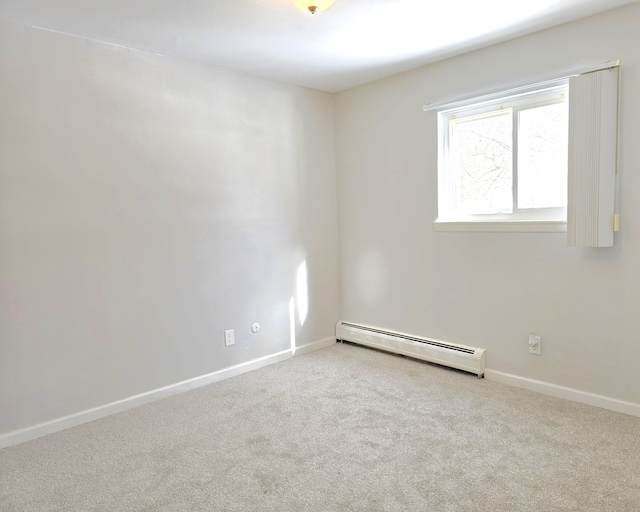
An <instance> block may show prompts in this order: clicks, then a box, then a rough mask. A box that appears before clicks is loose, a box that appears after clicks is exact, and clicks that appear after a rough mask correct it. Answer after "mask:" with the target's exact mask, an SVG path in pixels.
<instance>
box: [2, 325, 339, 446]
mask: <svg viewBox="0 0 640 512" xmlns="http://www.w3.org/2000/svg"><path fill="white" fill-rule="evenodd" d="M335 343H336V338H335V336H331V337H329V338H324V339H322V340H319V341H314V342H312V343H307V344H305V345H300V346H298V347H296V349H295V351H292V350H291V349H288V350H283V351H281V352H276V353H275V354H270V355H268V356H265V357H261V358H259V359H254V360H252V361H247V362H245V363H240V364H237V365H235V366H230V367H228V368H223V369H222V370H218V371H215V372H212V373H208V374H206V375H201V376H200V377H194V378H193V379H188V380H185V381H182V382H177V383H176V384H170V385H169V386H164V387H162V388H158V389H154V390H151V391H147V392H146V393H140V394H139V395H134V396H130V397H128V398H125V399H123V400H118V401H117V402H112V403H110V404H106V405H101V406H99V407H94V408H93V409H87V410H86V411H81V412H78V413H75V414H71V415H69V416H64V417H62V418H58V419H55V420H51V421H47V422H44V423H40V424H38V425H34V426H32V427H27V428H23V429H20V430H14V431H13V432H7V433H6V434H3V435H0V449H2V448H6V447H8V446H13V445H16V444H20V443H24V442H26V441H31V440H32V439H37V438H38V437H42V436H46V435H48V434H53V433H55V432H59V431H61V430H65V429H67V428H71V427H76V426H78V425H82V424H84V423H88V422H90V421H94V420H97V419H100V418H104V417H105V416H110V415H112V414H116V413H118V412H122V411H126V410H127V409H132V408H134V407H138V406H140V405H144V404H147V403H149V402H154V401H156V400H160V399H162V398H167V397H169V396H173V395H177V394H179V393H184V392H185V391H189V390H191V389H196V388H199V387H202V386H206V385H208V384H212V383H214V382H218V381H221V380H224V379H228V378H230V377H234V376H236V375H240V374H242V373H246V372H250V371H252V370H257V369H258V368H262V367H264V366H268V365H270V364H274V363H279V362H280V361H285V360H286V359H289V358H291V357H293V356H299V355H302V354H307V353H309V352H313V351H315V350H319V349H321V348H325V347H328V346H331V345H333V344H335Z"/></svg>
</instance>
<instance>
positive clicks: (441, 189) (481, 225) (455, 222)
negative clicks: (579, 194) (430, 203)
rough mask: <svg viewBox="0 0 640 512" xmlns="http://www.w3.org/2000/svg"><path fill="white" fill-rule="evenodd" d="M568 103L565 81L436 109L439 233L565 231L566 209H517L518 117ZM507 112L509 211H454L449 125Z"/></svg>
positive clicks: (437, 223)
mask: <svg viewBox="0 0 640 512" xmlns="http://www.w3.org/2000/svg"><path fill="white" fill-rule="evenodd" d="M567 101H568V78H561V79H556V80H553V81H546V82H544V83H540V84H534V85H531V86H527V87H523V88H519V89H518V90H517V91H511V94H509V93H508V92H505V93H503V95H502V96H501V95H500V94H499V93H497V94H496V93H494V94H492V95H490V96H488V97H487V96H483V97H479V98H471V99H469V100H466V101H464V102H458V103H457V104H456V105H455V106H454V107H452V108H443V109H438V219H437V220H436V221H435V223H434V227H435V229H436V230H440V231H566V229H567V208H566V207H562V208H535V209H518V206H517V193H518V182H517V180H518V172H517V162H518V148H517V140H518V113H519V112H520V111H522V110H527V109H530V108H535V107H540V106H544V105H551V104H556V103H561V102H567ZM500 109H511V114H512V125H513V136H512V140H513V141H514V144H513V151H512V158H513V166H512V170H513V176H512V180H513V187H512V193H513V211H511V212H500V213H495V214H477V215H463V214H461V213H459V212H456V211H455V207H454V204H453V203H454V201H455V199H454V190H453V187H454V176H453V173H452V172H451V163H450V160H449V159H450V151H449V149H450V148H449V143H450V138H451V126H452V125H451V121H454V120H455V119H457V118H461V117H462V118H469V117H473V116H478V115H482V114H486V113H489V112H494V111H498V110H500Z"/></svg>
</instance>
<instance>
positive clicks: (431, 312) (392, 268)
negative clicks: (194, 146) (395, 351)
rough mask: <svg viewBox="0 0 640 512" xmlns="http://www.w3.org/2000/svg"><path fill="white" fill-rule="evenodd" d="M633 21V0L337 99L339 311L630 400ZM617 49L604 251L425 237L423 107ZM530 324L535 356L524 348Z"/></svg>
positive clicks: (636, 81)
mask: <svg viewBox="0 0 640 512" xmlns="http://www.w3.org/2000/svg"><path fill="white" fill-rule="evenodd" d="M638 27H640V5H639V4H634V5H632V6H629V7H626V8H622V9H618V10H615V11H610V12H608V13H605V14H602V15H599V16H596V17H592V18H588V19H585V20H582V21H578V22H575V23H571V24H568V25H564V26H560V27H557V28H554V29H551V30H547V31H544V32H540V33H537V34H534V35H531V36H527V37H524V38H520V39H517V40H513V41H510V42H506V43H503V44H499V45H496V46H493V47H490V48H486V49H483V50H480V51H476V52H473V53H468V54H466V55H462V56H460V57H457V58H452V59H449V60H446V61H443V62H440V63H437V64H434V65H430V66H426V67H423V68H420V69H417V70H414V71H412V72H408V73H404V74H401V75H397V76H395V77H392V78H389V79H385V80H381V81H378V82H375V83H371V84H368V85H365V86H362V87H358V88H355V89H351V90H348V91H345V92H342V93H339V94H337V95H336V126H337V131H336V141H337V142H336V154H337V168H338V205H339V218H340V249H341V272H342V306H343V311H342V317H343V318H344V319H346V320H349V321H354V322H360V323H365V324H373V325H377V326H381V327H384V328H389V329H397V330H400V331H405V332H409V333H415V334H419V335H424V336H430V337H435V338H440V339H444V340H448V341H452V342H460V343H465V344H469V345H474V346H480V347H485V348H487V366H488V368H490V369H492V370H494V371H498V372H505V373H508V374H513V375H516V376H518V377H524V378H528V379H535V380H539V381H543V382H545V383H550V384H555V385H557V386H566V387H569V388H574V389H576V390H579V391H582V392H585V393H594V394H597V395H602V396H605V397H610V398H613V399H617V400H622V401H628V402H633V403H635V404H639V403H640V384H639V383H640V380H639V379H638V364H640V334H639V332H638V314H639V313H638V312H639V311H640V263H639V262H640V236H639V233H638V231H639V229H640V201H638V200H637V198H638V197H640V172H639V171H640V169H639V162H640V145H639V144H638V140H640V101H638V93H639V91H640V53H638V49H639V48H640V30H638ZM618 58H619V59H621V60H622V96H621V102H622V113H621V125H620V126H621V138H620V173H621V179H620V187H621V193H620V214H621V229H622V231H621V232H620V233H619V234H618V235H617V236H616V241H615V246H614V247H613V248H611V249H581V248H570V247H567V244H566V234H555V233H539V234H536V233H452V232H435V231H434V229H433V226H432V222H433V221H434V219H435V218H436V215H437V204H436V200H437V196H436V191H437V187H436V164H437V148H436V115H435V113H425V112H423V111H422V105H424V104H426V103H430V102H437V101H442V100H447V99H454V98H456V97H460V96H465V95H467V94H474V93H480V92H483V91H486V90H491V89H494V88H496V87H500V86H504V85H509V84H514V83H519V82H522V81H526V80H529V79H535V78H536V77H540V76H545V75H549V74H552V73H555V72H561V71H563V70H565V71H566V70H570V69H575V68H579V67H581V66H585V65H589V64H594V63H602V62H605V61H608V60H613V59H618ZM530 331H535V332H536V333H537V334H538V335H540V336H542V356H541V357H537V356H533V355H529V353H528V346H527V334H528V333H529V332H530Z"/></svg>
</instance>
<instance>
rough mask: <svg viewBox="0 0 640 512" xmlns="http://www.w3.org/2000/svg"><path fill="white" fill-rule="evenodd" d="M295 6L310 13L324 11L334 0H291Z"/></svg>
mask: <svg viewBox="0 0 640 512" xmlns="http://www.w3.org/2000/svg"><path fill="white" fill-rule="evenodd" d="M291 1H292V2H293V4H294V5H295V6H296V7H299V8H300V9H302V10H303V11H308V12H310V13H311V14H316V13H318V12H320V11H324V10H326V9H328V8H329V7H331V5H333V2H334V1H335V0H291Z"/></svg>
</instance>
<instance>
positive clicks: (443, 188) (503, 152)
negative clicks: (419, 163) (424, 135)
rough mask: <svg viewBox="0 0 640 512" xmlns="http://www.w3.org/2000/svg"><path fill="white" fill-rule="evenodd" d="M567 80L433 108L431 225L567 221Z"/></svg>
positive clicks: (558, 223)
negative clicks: (435, 142)
mask: <svg viewBox="0 0 640 512" xmlns="http://www.w3.org/2000/svg"><path fill="white" fill-rule="evenodd" d="M568 97H569V90H568V80H566V79H564V80H559V81H556V82H553V83H548V82H547V83H546V84H545V85H542V86H537V87H536V86H533V87H528V88H526V89H525V90H524V91H523V90H520V91H519V92H518V93H517V94H512V95H509V96H503V97H495V96H494V97H492V98H491V99H488V100H487V99H486V98H485V99H484V100H476V101H473V100H470V101H468V102H465V104H463V105H462V106H456V107H455V108H449V109H446V110H440V111H439V112H438V120H439V156H438V158H439V162H438V166H439V173H438V220H437V222H436V224H438V223H445V224H447V223H449V224H451V223H464V224H466V225H467V226H469V225H470V226H473V224H474V223H476V225H483V226H484V228H486V227H487V223H490V224H492V225H501V224H502V226H503V227H504V226H505V225H508V224H511V225H518V226H519V228H518V229H520V228H521V227H522V225H523V224H535V223H538V224H545V225H546V226H547V228H550V229H552V230H553V229H554V225H555V226H556V229H557V228H558V227H560V228H561V229H565V223H566V219H567V167H568V163H567V162H568V124H569V116H568Z"/></svg>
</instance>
